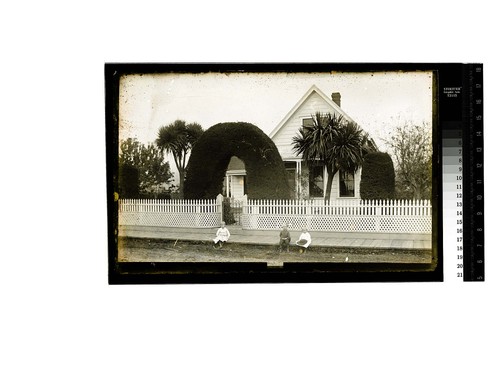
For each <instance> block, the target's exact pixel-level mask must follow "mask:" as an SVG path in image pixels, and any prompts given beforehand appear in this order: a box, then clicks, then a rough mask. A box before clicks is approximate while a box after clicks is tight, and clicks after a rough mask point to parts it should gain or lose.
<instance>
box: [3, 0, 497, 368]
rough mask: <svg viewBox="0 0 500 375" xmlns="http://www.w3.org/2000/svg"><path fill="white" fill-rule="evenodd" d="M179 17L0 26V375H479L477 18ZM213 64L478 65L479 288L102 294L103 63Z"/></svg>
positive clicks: (489, 78)
mask: <svg viewBox="0 0 500 375" xmlns="http://www.w3.org/2000/svg"><path fill="white" fill-rule="evenodd" d="M179 4H180V5H172V4H168V3H166V2H154V1H142V2H140V3H136V4H135V3H131V2H106V3H104V2H102V3H101V4H99V5H96V6H93V5H89V4H86V3H82V4H78V5H74V4H70V3H66V2H60V3H58V2H54V1H46V2H42V3H38V2H32V3H30V2H27V3H21V2H18V3H16V5H6V6H5V5H4V7H3V9H2V12H1V15H0V18H1V22H0V31H1V35H2V36H1V38H2V44H1V46H2V47H1V48H2V52H3V53H2V56H3V57H2V59H1V60H0V64H1V68H2V69H1V74H2V80H1V84H0V90H1V91H0V92H1V93H2V98H1V99H2V110H1V116H2V125H3V126H2V146H1V147H0V156H1V163H2V164H1V165H2V179H1V181H2V182H1V183H0V186H1V188H0V189H1V193H2V199H3V202H2V205H1V207H2V209H1V213H2V217H3V224H2V231H1V233H2V242H1V246H0V247H1V254H2V259H1V265H2V270H1V272H0V288H1V296H0V298H1V305H2V307H0V345H1V352H0V353H1V360H0V372H1V373H4V374H33V373H47V374H89V373H108V374H149V373H172V374H174V373H175V374H200V373H203V374H212V373H213V374H235V373H240V374H241V373H243V374H254V373H276V374H278V373H287V374H299V373H300V374H303V373H339V374H363V373H367V372H369V373H372V372H375V373H384V374H401V373H404V374H422V373H449V374H454V375H458V374H475V373H478V374H479V373H481V374H491V373H493V371H494V369H495V368H498V359H496V358H495V356H496V355H497V352H498V345H497V344H496V339H497V338H498V336H499V333H500V332H499V323H498V316H499V312H500V311H499V308H498V302H497V301H498V286H499V283H498V280H499V276H498V272H496V271H497V265H498V251H497V247H498V246H497V243H496V241H495V239H494V233H493V232H494V231H495V229H496V226H494V225H493V224H496V223H495V217H496V215H497V209H498V203H497V199H496V197H495V192H496V189H495V190H494V187H495V186H498V185H497V183H498V178H497V173H495V170H496V169H497V168H496V166H495V162H496V161H497V159H498V157H497V156H496V153H495V147H497V145H496V143H497V142H496V141H497V139H498V130H497V129H496V126H495V121H496V120H495V119H496V117H495V115H496V113H494V112H493V110H492V109H493V108H495V106H496V105H495V104H494V103H496V102H497V101H498V93H497V91H498V90H497V89H498V87H499V82H498V66H500V62H499V60H498V53H497V50H498V49H497V48H496V43H495V40H494V39H493V36H494V35H498V31H499V30H498V22H496V20H495V19H494V15H495V14H496V12H495V11H494V10H493V7H492V6H490V5H483V2H481V1H475V2H472V3H471V2H460V1H455V2H450V5H441V4H440V3H438V2H435V1H419V2H414V3H407V4H404V5H403V4H402V3H401V2H396V1H393V2H391V1H379V2H373V3H371V2H367V3H366V4H360V3H354V2H352V4H351V3H350V2H343V4H336V3H335V2H330V1H329V2H326V1H325V2H321V1H308V2H302V3H301V2H296V3H286V4H287V5H286V6H284V5H274V4H273V3H272V2H270V1H265V2H264V1H253V2H247V3H242V4H241V5H239V3H237V2H232V1H211V2H200V3H199V4H198V3H197V2H193V1H185V2H179ZM489 4H493V2H490V3H489ZM490 8H491V9H490ZM211 61H213V62H286V61H291V62H483V63H484V64H485V76H484V80H485V119H486V124H485V134H486V138H485V152H486V161H485V164H486V177H485V181H486V193H485V199H486V202H487V207H486V217H487V219H488V221H487V225H486V241H487V242H486V249H487V250H486V278H487V281H486V282H485V283H453V282H444V283H386V284H382V283H372V284H322V285H317V284H312V285H294V284H287V285H279V284H278V285H182V286H179V285H169V286H164V285H157V286H108V285H107V236H106V195H105V193H106V190H105V188H106V186H105V176H106V169H105V127H104V63H105V62H211ZM494 155H495V156H494ZM445 251H446V250H445ZM454 255H455V254H454V253H453V256H454ZM495 348H496V349H495ZM495 360H496V361H495Z"/></svg>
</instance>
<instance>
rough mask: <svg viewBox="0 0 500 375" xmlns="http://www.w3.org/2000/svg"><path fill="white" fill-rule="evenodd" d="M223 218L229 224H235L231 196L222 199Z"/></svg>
mask: <svg viewBox="0 0 500 375" xmlns="http://www.w3.org/2000/svg"><path fill="white" fill-rule="evenodd" d="M222 220H224V222H225V223H226V224H227V225H230V224H234V223H235V222H236V220H235V219H234V213H233V209H232V208H231V198H227V197H226V198H224V200H223V201H222Z"/></svg>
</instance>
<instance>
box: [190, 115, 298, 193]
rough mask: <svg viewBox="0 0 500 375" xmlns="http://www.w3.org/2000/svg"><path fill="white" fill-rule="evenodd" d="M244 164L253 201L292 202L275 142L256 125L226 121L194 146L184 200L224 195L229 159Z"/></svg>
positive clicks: (213, 127) (206, 133)
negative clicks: (241, 161)
mask: <svg viewBox="0 0 500 375" xmlns="http://www.w3.org/2000/svg"><path fill="white" fill-rule="evenodd" d="M232 156H236V157H238V158H240V159H241V160H243V162H244V163H245V170H246V173H247V195H248V197H249V198H250V199H289V198H290V191H289V188H288V182H287V176H286V170H285V167H284V163H283V160H282V159H281V156H280V154H279V152H278V149H277V148H276V145H275V144H274V142H273V141H272V140H271V139H270V138H269V137H268V136H267V135H266V134H265V133H264V132H263V131H262V130H260V129H259V128H258V127H257V126H255V125H252V124H249V123H246V122H236V123H232V122H227V123H221V124H217V125H214V126H212V127H211V128H209V129H208V130H206V131H205V132H204V133H203V135H202V136H201V137H200V139H198V141H197V142H196V144H195V145H194V147H193V150H192V152H191V156H190V158H189V163H188V165H187V168H186V183H185V185H184V197H185V198H186V199H212V198H215V197H216V196H217V195H218V194H220V193H221V192H222V185H223V179H224V176H225V174H226V169H227V166H228V164H229V160H230V159H231V157H232Z"/></svg>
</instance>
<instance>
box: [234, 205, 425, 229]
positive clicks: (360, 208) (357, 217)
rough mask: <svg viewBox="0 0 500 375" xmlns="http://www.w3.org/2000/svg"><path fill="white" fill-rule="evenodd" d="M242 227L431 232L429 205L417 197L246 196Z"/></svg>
mask: <svg viewBox="0 0 500 375" xmlns="http://www.w3.org/2000/svg"><path fill="white" fill-rule="evenodd" d="M241 221H242V227H243V228H244V229H260V230H278V229H279V228H281V227H282V226H283V224H287V225H288V227H289V229H291V230H301V229H302V228H307V229H308V230H310V231H327V232H346V231H347V232H378V233H431V232H432V206H431V203H430V201H428V200H419V201H390V200H381V201H361V200H341V201H334V202H330V203H329V204H325V203H324V201H321V200H309V201H305V200H249V199H246V198H244V201H243V213H242V220H241Z"/></svg>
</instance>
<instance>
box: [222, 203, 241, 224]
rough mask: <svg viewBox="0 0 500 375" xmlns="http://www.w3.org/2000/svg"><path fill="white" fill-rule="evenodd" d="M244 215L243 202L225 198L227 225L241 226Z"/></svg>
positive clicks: (225, 219)
mask: <svg viewBox="0 0 500 375" xmlns="http://www.w3.org/2000/svg"><path fill="white" fill-rule="evenodd" d="M242 213H243V200H242V199H237V198H224V218H223V219H224V221H225V222H226V224H227V225H241V216H242Z"/></svg>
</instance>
